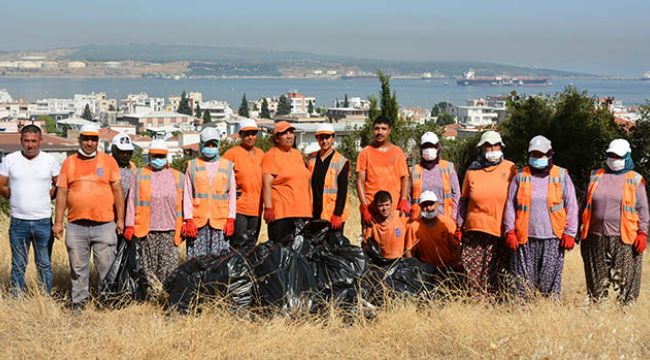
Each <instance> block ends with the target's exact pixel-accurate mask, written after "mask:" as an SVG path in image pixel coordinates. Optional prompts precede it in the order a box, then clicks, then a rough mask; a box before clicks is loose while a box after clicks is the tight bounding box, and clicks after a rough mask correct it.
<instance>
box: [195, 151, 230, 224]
mask: <svg viewBox="0 0 650 360" xmlns="http://www.w3.org/2000/svg"><path fill="white" fill-rule="evenodd" d="M206 165H207V162H206V161H204V160H203V159H201V158H197V159H193V160H191V161H190V163H189V164H188V168H189V170H190V180H191V183H192V215H193V218H194V223H196V226H197V227H199V228H201V227H203V226H205V225H206V224H208V223H209V224H210V227H212V228H213V229H223V228H224V226H225V225H226V219H227V218H228V192H229V190H230V177H231V176H232V174H233V164H232V162H231V161H229V160H226V159H219V168H218V169H217V172H216V173H215V174H214V178H213V179H212V183H210V177H209V175H208V170H207V166H206Z"/></svg>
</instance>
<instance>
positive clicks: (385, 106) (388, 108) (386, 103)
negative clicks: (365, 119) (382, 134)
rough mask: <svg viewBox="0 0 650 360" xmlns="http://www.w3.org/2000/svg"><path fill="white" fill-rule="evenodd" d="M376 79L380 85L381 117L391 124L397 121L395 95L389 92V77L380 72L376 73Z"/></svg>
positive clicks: (397, 108)
mask: <svg viewBox="0 0 650 360" xmlns="http://www.w3.org/2000/svg"><path fill="white" fill-rule="evenodd" d="M377 77H378V78H379V82H380V83H381V93H380V94H381V97H380V101H381V115H382V116H383V117H385V118H387V119H388V121H390V122H391V123H395V122H397V120H398V112H399V106H398V104H397V95H396V94H395V92H393V93H392V94H391V92H390V76H388V75H386V74H384V73H383V72H381V71H377Z"/></svg>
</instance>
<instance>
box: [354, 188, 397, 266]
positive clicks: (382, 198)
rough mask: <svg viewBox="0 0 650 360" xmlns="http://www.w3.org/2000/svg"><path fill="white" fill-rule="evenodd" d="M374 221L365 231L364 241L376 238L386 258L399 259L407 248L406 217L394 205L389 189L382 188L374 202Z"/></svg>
mask: <svg viewBox="0 0 650 360" xmlns="http://www.w3.org/2000/svg"><path fill="white" fill-rule="evenodd" d="M372 206H373V207H374V209H373V213H374V216H373V221H372V226H368V227H366V228H365V229H364V231H363V241H364V242H366V241H368V239H371V238H372V239H374V240H375V241H376V242H377V245H379V248H380V249H381V255H382V256H383V257H384V258H386V259H397V258H400V257H402V256H403V255H404V251H405V249H406V221H407V218H406V217H402V216H400V213H399V211H398V210H396V209H395V208H394V207H393V199H392V197H391V195H390V193H389V192H388V191H383V190H380V191H378V192H377V193H376V194H375V197H374V199H373V202H372Z"/></svg>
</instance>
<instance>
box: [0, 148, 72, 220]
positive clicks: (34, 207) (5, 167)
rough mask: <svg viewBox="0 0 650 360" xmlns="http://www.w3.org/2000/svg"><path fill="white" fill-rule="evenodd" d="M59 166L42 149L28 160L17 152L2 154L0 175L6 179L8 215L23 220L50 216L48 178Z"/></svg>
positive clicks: (52, 175) (57, 173)
mask: <svg viewBox="0 0 650 360" xmlns="http://www.w3.org/2000/svg"><path fill="white" fill-rule="evenodd" d="M60 169H61V166H60V165H59V163H58V161H56V159H55V158H54V157H53V156H52V155H50V154H48V153H46V152H43V151H41V152H39V153H38V155H36V157H35V158H33V159H31V160H28V159H27V158H25V157H24V156H23V154H22V153H21V152H20V151H16V152H13V153H11V154H9V155H7V156H5V157H4V159H2V163H0V176H7V177H8V178H9V189H11V197H10V198H9V204H10V206H11V216H12V217H15V218H18V219H23V220H38V219H45V218H49V217H52V207H51V200H50V189H51V188H52V177H54V176H58V175H59V170H60Z"/></svg>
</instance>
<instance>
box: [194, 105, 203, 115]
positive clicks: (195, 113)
mask: <svg viewBox="0 0 650 360" xmlns="http://www.w3.org/2000/svg"><path fill="white" fill-rule="evenodd" d="M201 115H202V111H201V105H199V102H198V101H197V102H196V107H194V117H196V118H199V119H200V118H201Z"/></svg>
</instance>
